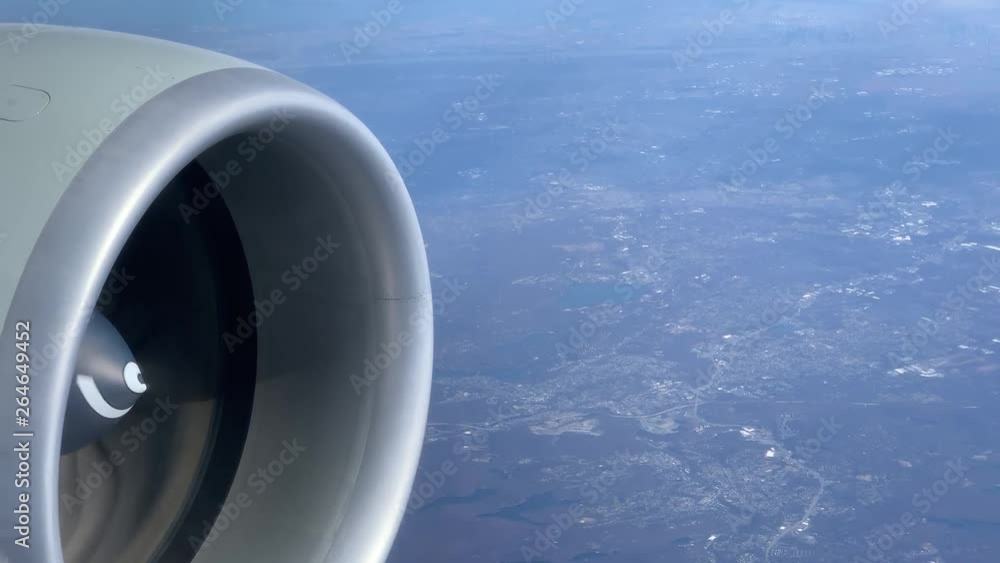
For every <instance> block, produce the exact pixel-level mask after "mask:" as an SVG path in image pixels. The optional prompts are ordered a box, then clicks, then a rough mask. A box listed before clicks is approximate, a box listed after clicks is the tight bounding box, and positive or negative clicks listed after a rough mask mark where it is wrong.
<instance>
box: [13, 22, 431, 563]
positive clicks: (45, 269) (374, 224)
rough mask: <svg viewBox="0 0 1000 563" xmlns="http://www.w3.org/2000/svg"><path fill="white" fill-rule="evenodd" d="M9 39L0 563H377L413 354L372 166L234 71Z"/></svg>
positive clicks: (407, 306) (407, 208)
mask: <svg viewBox="0 0 1000 563" xmlns="http://www.w3.org/2000/svg"><path fill="white" fill-rule="evenodd" d="M20 32H21V29H20V26H4V25H0V38H6V37H8V36H9V35H10V34H15V35H16V34H19V33H20ZM25 39H26V40H25V41H22V42H19V43H18V45H17V49H6V48H5V49H0V373H4V374H6V377H5V378H4V379H3V382H2V385H0V404H3V405H6V406H5V407H4V409H6V410H2V411H0V415H2V416H3V417H4V418H3V422H2V426H3V428H4V429H5V430H7V431H6V432H4V433H3V435H2V436H0V471H2V475H0V478H2V479H3V482H4V483H5V485H4V486H3V487H0V506H2V507H3V509H2V511H0V538H2V541H3V544H2V546H0V554H6V555H8V556H9V557H10V558H11V560H12V561H17V562H18V563H146V562H153V561H157V562H164V563H166V562H171V563H172V562H192V561H193V562H195V563H209V562H211V563H272V562H274V561H296V562H303V563H305V562H310V563H320V562H323V563H334V562H336V563H375V562H381V561H384V559H385V558H386V556H387V555H388V552H389V549H390V547H391V544H392V541H393V538H394V536H395V533H396V530H397V528H398V525H399V522H400V520H401V518H402V515H403V512H404V510H405V503H406V500H407V496H408V494H409V491H410V487H411V486H412V481H413V476H414V474H415V472H416V469H417V464H418V461H419V455H420V450H421V445H422V442H423V434H424V426H425V423H426V417H427V407H428V403H429V398H430V382H431V371H432V351H433V326H432V325H433V323H432V305H431V293H430V276H429V272H428V267H427V258H426V253H425V249H424V244H423V239H422V236H421V232H420V228H419V225H418V223H417V218H416V214H415V212H414V209H413V206H412V203H411V201H410V198H409V195H408V193H407V191H406V188H405V186H404V184H403V181H402V178H401V177H400V175H399V173H398V171H397V170H396V167H395V166H394V164H393V162H392V160H391V159H390V157H389V155H388V154H387V153H386V151H385V150H384V149H383V147H382V146H381V145H380V144H379V142H378V141H377V140H376V138H375V137H374V136H373V134H372V133H371V132H370V131H369V130H368V129H367V128H365V126H364V125H362V123H361V122H359V121H358V119H357V118H355V117H354V116H353V115H352V114H350V113H349V112H348V111H347V110H345V109H344V108H343V107H342V106H340V105H338V104H337V103H335V102H334V101H332V100H330V99H329V98H327V97H326V96H324V95H323V94H321V93H319V92H317V91H315V90H313V89H311V88H309V87H306V86H304V85H302V84H300V83H298V82H296V81H294V80H292V79H290V78H287V77H285V76H283V75H281V74H278V73H275V72H273V71H270V70H266V69H263V68H260V67H258V66H255V65H252V64H250V63H247V62H244V61H241V60H238V59H234V58H231V57H228V56H224V55H220V54H217V53H212V52H208V51H204V50H201V49H197V48H193V47H188V46H183V45H178V44H174V43H170V42H166V41H160V40H154V39H148V38H143V37H137V36H131V35H124V34H118V33H109V32H102V31H94V30H86V29H70V28H60V27H42V28H40V32H39V33H38V34H37V35H35V36H33V37H31V38H25ZM26 546H30V547H26Z"/></svg>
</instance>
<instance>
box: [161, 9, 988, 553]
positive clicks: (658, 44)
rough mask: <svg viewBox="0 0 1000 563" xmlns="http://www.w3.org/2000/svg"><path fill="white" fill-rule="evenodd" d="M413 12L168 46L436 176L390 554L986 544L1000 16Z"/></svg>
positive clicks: (214, 27)
mask: <svg viewBox="0 0 1000 563" xmlns="http://www.w3.org/2000/svg"><path fill="white" fill-rule="evenodd" d="M400 2H402V4H399V6H401V8H400V10H399V11H398V12H396V13H394V15H393V16H392V18H391V19H390V21H388V22H384V23H380V22H379V20H378V19H377V18H376V16H375V15H374V12H371V10H381V9H383V8H385V6H386V5H387V3H386V2H374V3H372V2H369V3H361V4H364V9H361V8H354V9H352V10H350V13H351V18H347V19H344V20H338V23H337V25H335V26H332V27H324V28H322V29H320V27H319V26H316V27H308V26H307V25H306V24H304V23H302V22H284V23H282V24H281V25H280V26H276V28H275V29H274V30H271V31H268V32H267V33H265V32H263V31H260V32H257V31H253V32H246V33H242V32H241V33H237V32H234V31H233V30H232V29H228V28H227V29H226V30H220V24H219V23H218V22H217V21H215V22H214V23H213V21H214V20H213V18H214V15H213V14H210V15H209V16H207V21H208V23H206V24H205V25H204V26H203V27H202V28H199V29H195V30H186V31H184V33H183V36H181V37H177V39H179V40H185V41H190V42H193V43H196V44H199V45H202V46H206V47H210V48H214V49H223V50H226V51H227V52H231V53H233V54H235V55H238V56H241V57H248V58H250V59H252V60H254V61H255V62H259V63H261V64H266V65H270V66H276V67H277V68H278V69H279V70H281V71H283V72H287V73H289V74H290V75H291V76H293V77H295V78H297V79H299V80H302V81H304V82H306V83H307V84H309V85H311V86H312V87H314V88H317V89H319V90H321V91H323V92H324V93H327V94H329V95H331V96H332V97H334V98H335V99H337V100H338V101H339V102H340V103H341V104H343V105H344V106H346V107H347V108H348V109H350V110H351V111H352V112H354V113H355V114H357V115H358V116H359V117H360V118H361V119H362V120H363V121H364V122H365V123H366V124H368V125H369V127H370V128H371V129H372V131H373V132H374V133H375V134H376V135H377V136H378V137H379V139H380V140H381V141H382V142H383V143H384V144H385V145H386V147H387V149H388V150H389V152H390V153H391V154H392V156H393V158H394V159H395V161H396V163H397V166H398V167H399V168H400V171H401V173H402V175H403V177H404V178H405V180H406V182H407V185H408V187H409V189H410V191H411V194H412V197H413V200H414V204H415V206H416V208H417V212H418V214H419V216H420V221H421V227H422V229H423V233H424V237H425V240H426V243H427V251H428V254H429V258H430V264H431V272H432V276H433V283H434V289H435V296H436V301H435V315H436V318H435V343H436V358H435V382H434V395H433V404H432V407H431V411H430V420H429V424H428V428H427V434H426V443H425V449H424V454H423V458H422V462H421V469H420V472H419V473H418V475H417V478H416V481H415V483H414V488H413V492H412V494H411V497H410V503H409V505H408V509H407V514H406V516H405V518H404V521H403V524H402V528H401V531H400V536H399V540H398V541H397V543H396V546H395V548H394V551H393V553H392V556H391V557H390V561H391V562H392V563H430V562H440V563H512V562H538V563H569V562H594V563H661V562H677V563H684V562H720V563H721V562H738V563H780V562H786V561H809V562H840V561H851V562H922V563H929V562H933V563H977V562H984V563H985V562H994V561H996V560H997V556H998V555H997V554H998V553H1000V442H998V440H997V436H1000V416H998V415H997V412H998V410H997V408H998V407H997V405H998V403H1000V377H998V376H1000V362H998V358H1000V161H998V159H997V154H998V152H997V146H998V139H997V132H998V131H1000V97H998V95H997V94H998V92H1000V59H997V56H1000V49H998V48H996V47H994V46H993V44H992V43H993V42H992V38H993V36H994V35H996V34H997V31H998V30H1000V18H997V15H996V13H995V10H994V11H990V10H989V8H990V5H989V4H988V3H985V2H977V1H974V0H963V1H949V2H935V0H926V1H924V0H920V1H917V0H912V2H899V3H896V4H893V3H892V2H877V1H872V0H856V1H851V2H807V1H790V0H789V1H784V0H782V1H778V0H774V1H762V2H755V1H754V0H713V1H710V2H697V3H692V4H688V3H685V4H683V5H679V4H680V3H663V4H664V5H663V6H661V5H660V4H661V3H656V4H657V5H656V6H652V5H648V4H654V3H647V2H639V1H634V0H627V1H625V2H623V3H621V4H615V5H611V4H610V3H607V2H599V1H598V0H572V1H571V0H563V2H559V1H557V0H553V1H551V2H526V1H517V2H513V3H496V4H494V3H480V2H464V3H462V2H457V1H448V2H438V3H434V2H428V1H427V0H424V1H422V2H420V3H416V2H415V3H413V4H409V3H407V2H405V1H404V0H400ZM206 4H208V3H206ZM479 4H483V6H481V9H480V6H479ZM501 4H502V5H501ZM671 4H678V5H671ZM247 9H248V10H249V9H251V8H247ZM370 14H371V15H370ZM238 16H239V10H236V11H235V12H234V14H233V17H234V18H237V17H238ZM324 17H325V18H327V20H324V21H329V20H330V19H331V18H334V16H333V15H330V14H326V15H325V16H324ZM373 18H376V19H373ZM234 21H237V22H238V21H239V20H238V19H237V20H234ZM372 21H375V22H376V23H375V24H374V27H370V29H376V30H377V31H378V33H369V32H366V31H364V29H365V28H364V26H365V25H370V24H371V22H372ZM234 25H235V24H234Z"/></svg>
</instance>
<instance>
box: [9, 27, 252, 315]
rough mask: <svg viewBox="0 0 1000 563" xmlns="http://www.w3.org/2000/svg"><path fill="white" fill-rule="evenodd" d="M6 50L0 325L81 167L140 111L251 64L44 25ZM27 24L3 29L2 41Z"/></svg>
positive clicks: (156, 41)
mask: <svg viewBox="0 0 1000 563" xmlns="http://www.w3.org/2000/svg"><path fill="white" fill-rule="evenodd" d="M38 30H39V32H38V34H37V35H35V36H33V37H31V38H30V39H29V40H27V41H26V42H25V43H19V44H18V46H17V47H16V48H15V47H13V46H12V45H10V44H5V45H0V101H2V103H0V108H7V109H0V118H3V117H4V115H5V113H4V112H6V115H7V117H8V119H6V120H4V119H0V174H2V182H0V193H2V195H3V205H0V235H4V236H2V237H0V265H2V267H0V326H4V323H5V322H6V313H7V306H8V304H9V302H10V298H11V296H12V295H13V292H14V287H15V286H16V285H17V282H18V273H19V272H20V271H21V269H22V268H23V267H24V264H25V263H26V262H27V259H28V254H29V253H30V252H31V249H32V247H34V245H35V241H37V240H38V236H39V234H40V233H41V230H42V226H43V225H44V224H45V222H46V221H47V220H48V218H49V216H50V215H51V213H52V210H53V209H54V208H55V205H56V203H57V202H58V201H59V198H61V197H62V195H63V193H64V192H65V191H66V188H67V187H68V186H69V183H70V181H71V180H72V179H73V177H74V176H75V175H76V173H77V172H79V170H80V165H81V164H82V162H83V161H84V160H85V159H86V158H87V155H89V154H90V153H92V151H93V150H94V149H96V148H97V147H98V146H100V145H101V144H102V143H103V142H104V140H105V139H106V138H107V135H108V134H109V133H110V132H112V131H114V130H115V129H116V128H117V127H118V126H119V125H121V124H122V122H124V121H125V120H126V119H128V117H129V116H130V115H132V114H133V113H134V112H135V110H137V109H138V108H140V107H142V105H144V104H145V103H147V102H148V101H149V100H151V99H153V98H155V97H156V96H157V95H159V94H161V93H162V92H164V91H165V90H167V89H168V88H169V87H170V86H172V85H173V84H176V83H178V82H180V81H182V80H184V79H187V78H190V77H192V76H196V75H198V74H202V73H205V72H209V71H212V70H218V69H220V68H234V67H252V68H256V66H255V65H252V64H250V63H248V62H245V61H241V60H239V59H236V58H233V57H229V56H226V55H222V54H219V53H212V52H209V51H205V50H202V49H197V48H195V47H190V46H187V45H178V44H176V43H170V42H167V41H162V40H159V39H150V38H147V37H138V36H135V35H127V34H122V33H112V32H106V31H97V30H91V29H80V28H66V27H59V26H38ZM22 33H23V32H22V25H21V24H20V23H17V24H4V23H0V37H2V38H4V39H7V38H9V37H11V36H16V37H21V35H22Z"/></svg>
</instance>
